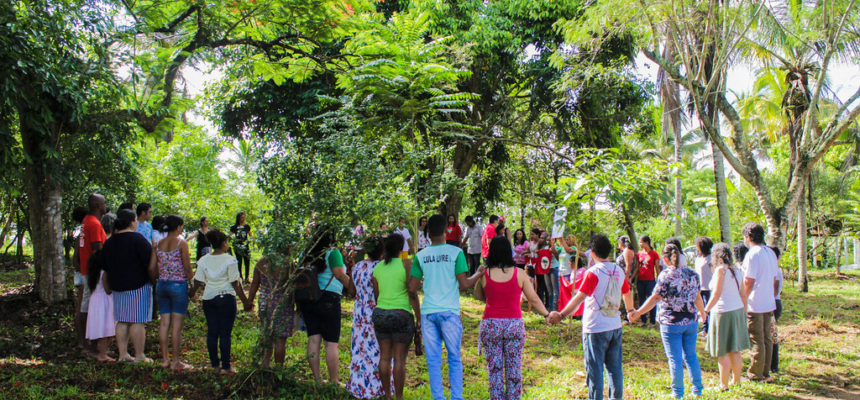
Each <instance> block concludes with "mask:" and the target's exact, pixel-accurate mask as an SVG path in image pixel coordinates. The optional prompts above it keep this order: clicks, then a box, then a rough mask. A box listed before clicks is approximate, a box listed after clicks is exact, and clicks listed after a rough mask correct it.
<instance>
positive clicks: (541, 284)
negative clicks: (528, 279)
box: [535, 274, 552, 308]
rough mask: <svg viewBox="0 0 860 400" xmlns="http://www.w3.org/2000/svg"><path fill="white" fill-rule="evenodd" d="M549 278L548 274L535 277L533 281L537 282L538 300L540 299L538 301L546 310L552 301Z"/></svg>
mask: <svg viewBox="0 0 860 400" xmlns="http://www.w3.org/2000/svg"><path fill="white" fill-rule="evenodd" d="M550 276H551V275H550V274H543V275H536V276H535V279H536V280H537V295H538V298H540V301H541V302H543V305H544V307H546V308H550V301H552V289H551V288H552V286H550V285H551V284H550Z"/></svg>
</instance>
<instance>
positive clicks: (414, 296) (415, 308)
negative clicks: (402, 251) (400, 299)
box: [373, 263, 421, 332]
mask: <svg viewBox="0 0 860 400" xmlns="http://www.w3.org/2000/svg"><path fill="white" fill-rule="evenodd" d="M403 268H405V269H406V277H407V278H406V294H407V296H409V305H410V306H412V312H413V313H415V329H416V330H417V331H419V332H420V331H421V304H420V303H419V302H418V289H417V286H415V287H414V288H413V285H414V283H413V280H414V281H416V282H418V283H421V281H420V280H418V278H415V277H414V276H412V263H409V264H408V265H406V264H404V265H403ZM373 283H374V285H376V280H374V281H373ZM374 290H377V289H376V286H374Z"/></svg>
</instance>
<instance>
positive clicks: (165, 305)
mask: <svg viewBox="0 0 860 400" xmlns="http://www.w3.org/2000/svg"><path fill="white" fill-rule="evenodd" d="M155 300H156V303H158V313H159V314H180V315H188V282H185V281H161V280H160V281H158V283H156V284H155Z"/></svg>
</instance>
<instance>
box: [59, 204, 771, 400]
mask: <svg viewBox="0 0 860 400" xmlns="http://www.w3.org/2000/svg"><path fill="white" fill-rule="evenodd" d="M104 211H105V204H104V198H103V197H102V196H99V195H93V196H91V197H90V199H89V212H88V213H87V215H86V216H85V217H84V218H82V220H83V221H82V230H81V234H80V239H79V241H78V242H79V244H80V246H78V251H77V253H78V255H76V256H75V259H76V260H79V263H78V265H80V267H81V272H80V274H81V276H82V277H83V276H86V277H87V279H88V282H86V283H85V285H84V288H82V291H85V292H86V293H85V294H84V295H82V297H83V298H87V299H88V300H89V301H88V303H89V304H88V305H82V306H81V307H82V308H81V310H86V311H88V314H89V315H88V317H87V318H86V322H85V333H86V334H85V338H86V339H88V340H93V341H95V343H97V346H96V347H97V349H98V351H97V353H98V354H97V358H98V359H99V360H102V361H107V360H110V357H108V356H107V348H108V344H109V339H110V338H112V337H114V336H116V340H117V347H118V349H119V358H120V359H122V360H128V361H144V360H146V357H145V355H144V353H143V347H144V335H143V333H144V324H146V323H147V322H149V321H150V320H151V319H152V310H151V307H152V304H153V302H152V298H151V296H152V293H153V289H152V287H153V283H154V287H155V290H154V293H155V298H156V299H155V300H156V303H157V305H158V309H159V314H160V315H161V319H160V323H159V342H160V349H161V352H162V365H163V366H164V367H165V368H168V367H169V368H173V369H176V370H181V369H185V368H188V367H189V366H188V365H186V364H185V363H183V362H182V360H181V359H180V357H179V353H180V352H179V349H180V348H181V340H182V339H181V335H182V333H181V331H182V324H183V318H184V316H185V315H186V314H187V308H188V302H189V301H190V299H193V298H194V297H195V293H196V292H197V291H198V290H199V289H200V287H201V286H202V287H204V289H203V296H202V297H203V302H202V306H203V311H204V314H205V316H206V320H207V326H208V333H207V348H208V350H209V354H210V361H211V365H212V367H213V368H215V369H220V370H221V371H223V372H227V373H229V372H232V371H233V368H232V367H231V363H230V343H231V340H230V336H231V332H232V327H233V322H234V320H235V317H236V312H237V305H236V300H237V299H238V300H239V301H241V302H242V305H243V306H244V309H245V310H247V311H250V310H251V309H252V308H253V306H254V300H255V299H256V298H257V295H258V294H259V303H258V310H259V311H258V312H259V316H260V321H261V324H262V330H263V332H264V333H266V334H267V335H268V336H269V337H270V338H271V340H269V341H266V342H265V343H264V345H265V348H266V350H265V351H264V354H263V365H264V366H268V365H269V364H270V362H271V361H272V360H273V359H274V361H275V362H276V363H283V362H284V358H285V346H286V339H287V338H289V337H291V336H292V335H293V334H294V332H295V331H296V330H299V329H300V330H303V331H305V332H306V334H307V337H308V342H307V348H306V352H307V358H308V360H309V364H310V369H311V371H312V373H313V376H314V378H315V379H318V380H319V379H321V374H322V372H321V356H322V354H323V352H324V354H325V360H326V367H327V372H328V378H329V382H331V383H336V384H340V378H339V376H338V360H339V354H338V346H339V342H340V335H341V320H342V319H341V302H342V297H343V296H344V295H348V296H350V297H354V299H355V303H354V308H353V313H352V319H353V324H352V332H351V346H350V347H351V349H350V350H351V361H350V367H349V371H350V376H349V379H348V381H347V382H346V384H345V387H346V389H347V390H348V391H349V392H350V393H352V395H354V396H355V397H357V398H387V399H388V398H397V399H402V398H403V387H404V382H405V373H406V364H407V354H408V351H409V348H410V346H411V345H413V344H414V347H415V351H416V354H419V355H420V354H423V355H424V357H426V360H427V369H428V376H429V381H430V382H429V383H430V391H431V394H432V397H433V398H434V399H444V398H445V395H444V388H443V387H444V386H443V377H442V370H443V369H442V363H443V360H442V355H443V352H442V346H443V345H444V347H445V348H446V350H447V362H448V368H447V369H448V382H449V387H450V397H451V398H452V399H463V363H462V361H461V358H460V346H461V343H462V335H463V324H462V321H461V319H460V301H459V299H460V295H461V291H463V290H468V289H473V290H474V297H475V298H476V299H477V300H480V301H484V302H485V303H486V306H485V309H484V312H483V317H482V320H481V323H480V328H479V338H478V339H479V343H480V347H481V349H482V350H483V353H484V355H485V360H486V365H487V371H488V376H489V391H490V396H491V398H493V399H518V398H520V396H521V394H522V393H523V382H522V367H521V364H522V356H523V349H524V344H525V340H526V329H525V324H524V322H523V306H522V303H523V302H524V301H525V302H527V303H528V310H529V312H532V311H533V312H536V313H537V314H539V315H541V316H543V317H544V318H545V319H546V322H547V323H548V324H557V323H559V322H561V321H562V320H563V319H564V318H566V317H573V318H576V319H580V320H581V321H582V322H581V323H582V332H583V339H582V343H583V354H584V359H585V369H586V376H587V383H588V393H589V398H590V399H602V398H603V385H604V382H603V379H604V370H605V371H606V372H607V376H608V379H609V397H610V398H613V399H621V398H622V397H623V363H622V358H621V354H622V352H621V338H622V326H623V325H625V324H637V325H640V326H641V325H649V324H652V325H655V326H657V325H659V330H660V334H661V338H662V342H663V346H664V349H665V352H666V356H667V359H668V363H669V370H670V373H671V377H672V393H673V395H674V396H675V397H678V398H680V397H683V395H684V379H683V378H684V372H683V371H684V365H686V367H687V370H688V373H689V374H690V379H691V381H692V386H693V390H692V392H693V394H694V395H697V396H698V395H701V393H702V390H703V384H702V378H701V370H700V367H699V362H698V358H697V354H696V342H697V340H698V338H699V337H700V336H704V337H705V338H706V340H707V346H706V348H707V349H708V351H709V353H710V354H711V356H713V357H717V359H718V364H719V370H720V371H719V372H720V389H721V390H728V387H729V385H730V384H736V383H738V382H739V381H740V380H741V375H742V359H741V354H740V352H741V351H743V350H745V349H748V348H751V351H750V355H751V358H752V360H751V365H750V367H749V369H748V370H747V375H748V377H749V379H750V380H754V381H762V380H763V381H766V380H769V379H770V378H769V375H770V372H771V371H776V370H777V368H778V361H777V360H778V355H777V354H778V347H777V345H776V344H775V340H774V338H775V335H776V334H775V327H774V324H773V318H774V317H776V318H778V316H779V313H780V312H781V309H782V307H781V303H780V301H779V292H780V290H781V288H782V273H781V270H780V269H779V267H778V261H777V257H778V249H775V248H769V247H767V246H765V245H764V229H763V228H762V227H761V225H758V224H754V223H750V224H748V225H747V226H745V227H744V229H743V236H744V243H742V244H738V245H736V246H735V247H734V248H732V247H730V246H729V245H728V244H725V243H718V244H716V245H714V244H713V243H712V241H711V240H710V239H708V238H706V237H700V238H698V239H697V240H696V242H695V244H696V257H695V262H694V264H693V265H694V267H695V268H688V267H687V256H686V255H685V254H684V252H683V249H682V247H681V243H680V241H679V240H677V239H675V238H670V239H667V240H666V242H665V245H664V246H663V248H662V253H661V254H658V253H657V251H655V249H654V248H652V245H651V239H650V238H649V237H648V236H643V237H641V238H640V240H639V242H638V243H639V248H640V250H639V251H638V252H636V251H634V250H633V249H632V248H631V247H632V246H631V243H630V240H629V239H628V238H627V237H624V236H622V237H620V238H619V239H618V241H617V246H616V245H615V244H614V243H613V242H612V241H610V239H609V238H608V237H607V236H606V235H603V234H596V235H593V236H592V237H591V240H590V242H589V243H588V246H587V248H585V247H582V246H580V245H579V244H578V242H577V240H576V238H575V237H574V236H572V235H571V236H568V237H566V238H564V237H560V238H550V237H549V234H548V233H547V232H546V231H543V230H541V229H540V228H534V229H531V230H530V231H529V233H528V235H526V233H525V230H523V229H517V230H516V231H515V232H513V234H512V233H511V231H510V230H509V229H508V228H506V227H505V226H504V224H505V221H504V219H503V218H501V217H498V216H495V215H493V216H490V218H489V221H488V224H487V225H486V226H481V225H480V224H479V223H478V222H477V221H476V218H474V217H472V216H469V217H467V218H466V219H465V222H466V225H467V226H466V227H465V229H463V228H462V227H460V225H459V223H458V222H457V219H456V217H455V216H448V217H447V218H446V217H443V216H442V215H433V216H431V217H429V218H427V217H422V218H421V219H419V221H418V231H417V232H416V235H415V237H414V238H413V236H412V235H411V234H410V232H409V229H408V227H407V224H406V220H405V219H401V220H399V221H398V226H397V227H396V229H393V230H388V229H387V227H386V226H380V231H379V232H375V233H371V232H366V231H365V229H364V227H363V226H362V225H360V224H356V225H357V226H356V228H355V230H354V231H353V234H354V235H353V238H352V239H351V240H349V241H347V243H346V244H344V245H343V246H341V247H340V248H342V249H343V250H344V252H343V253H342V252H341V251H340V249H339V246H338V245H337V244H336V243H335V238H334V235H333V234H332V230H330V229H316V230H315V231H312V232H311V231H309V234H310V235H311V236H312V239H311V240H310V243H312V244H311V245H310V246H309V247H308V248H307V249H305V250H304V251H303V252H302V253H303V259H302V260H303V265H301V267H302V268H300V269H298V270H295V269H292V270H291V269H290V268H288V267H287V265H288V264H289V262H288V261H287V260H286V259H285V258H283V257H281V255H267V256H266V257H263V258H262V259H260V260H259V261H258V262H257V264H256V266H255V268H254V272H253V280H252V281H251V284H250V288H249V291H248V294H247V295H245V291H244V289H243V287H242V277H241V275H240V269H239V265H240V263H243V264H244V265H246V266H247V265H248V262H249V260H247V259H246V260H243V262H240V261H239V258H240V257H241V256H240V255H231V254H229V252H228V251H229V249H230V244H229V238H228V237H227V235H225V234H224V233H222V232H221V231H219V230H217V229H212V230H210V229H208V224H207V225H204V224H203V220H201V230H198V231H195V232H194V233H192V234H191V235H189V236H187V238H186V239H183V232H184V230H183V226H184V222H183V221H182V219H181V218H180V217H178V216H168V217H166V218H165V219H164V221H163V225H162V224H159V225H160V228H162V229H160V231H162V232H164V233H166V235H165V236H163V237H162V238H160V239H159V240H157V241H153V240H152V239H148V238H147V237H146V231H147V228H146V227H144V228H141V227H140V226H141V224H142V223H146V218H147V214H150V215H151V211H149V207H148V205H146V204H141V205H140V206H139V207H138V209H137V212H136V213H135V212H134V211H131V210H127V209H122V210H120V211H118V212H117V214H116V216H115V217H111V216H110V214H107V217H106V216H105V213H104ZM204 220H205V219H204ZM240 222H242V223H244V220H241V221H240V220H239V219H238V218H237V225H238V226H240V227H241V226H242V224H240ZM157 227H158V226H157ZM318 228H320V227H318ZM149 229H150V230H151V229H152V228H151V227H150V228H149ZM141 231H142V232H143V234H141V233H139V232H141ZM239 232H247V234H246V235H237V234H236V233H235V232H234V234H233V237H234V245H233V249H234V254H235V253H237V252H236V251H235V249H236V244H235V240H237V238H239V236H243V238H244V239H245V240H246V242H247V238H248V236H249V234H250V228H247V229H245V228H241V229H240V230H239ZM191 239H196V240H197V243H198V258H197V263H196V270H194V269H193V268H192V267H193V266H192V264H191V262H190V257H189V250H188V244H187V242H186V240H191ZM201 242H203V243H205V244H206V246H204V249H203V251H202V252H201V251H200V243H201ZM206 247H209V250H205V248H206ZM583 250H584V251H583ZM210 251H211V252H210ZM239 252H241V250H240V251H239ZM240 254H241V253H240ZM249 272H250V271H248V270H246V272H245V277H246V278H247V277H248V276H249ZM291 274H299V275H300V276H295V275H293V276H291ZM302 279H305V280H309V282H310V283H309V284H307V285H302V284H300V283H299V282H302ZM290 285H293V287H290ZM189 287H190V289H189ZM634 288H635V292H636V294H637V296H638V302H634V299H633V292H634V290H633V289H634ZM419 291H420V292H421V293H423V298H419ZM82 303H83V302H82ZM622 305H623V306H624V310H625V311H626V312H625V313H623V314H624V317H625V318H626V320H627V321H624V320H623V318H622V310H621V307H622ZM637 305H638V308H637ZM774 312H776V314H774ZM700 323H702V326H703V328H702V330H701V331H700V328H699V324H700ZM171 336H172V337H171ZM169 339H172V341H171V340H169ZM129 340H130V341H131V342H132V345H133V346H134V349H135V353H134V356H133V357H132V356H131V355H130V354H129V353H128V351H127V349H128V347H127V346H128V341H129ZM171 345H172V348H173V356H172V357H170V354H169V352H168V350H169V346H171ZM219 352H220V353H219Z"/></svg>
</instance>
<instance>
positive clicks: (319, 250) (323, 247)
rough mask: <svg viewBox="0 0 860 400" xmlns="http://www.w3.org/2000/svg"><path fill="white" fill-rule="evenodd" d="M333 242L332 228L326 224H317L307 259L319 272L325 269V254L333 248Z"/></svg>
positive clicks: (307, 252) (306, 253)
mask: <svg viewBox="0 0 860 400" xmlns="http://www.w3.org/2000/svg"><path fill="white" fill-rule="evenodd" d="M333 242H334V238H333V237H332V233H331V229H329V227H328V226H326V225H317V227H316V232H314V234H313V235H312V236H311V243H310V247H309V248H308V249H307V250H306V251H305V259H306V260H309V261H310V262H309V263H310V264H311V265H313V266H314V267H315V268H316V270H317V273H322V272H323V271H325V268H326V260H325V255H326V252H328V251H329V250H330V249H331V246H332V243H333Z"/></svg>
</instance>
